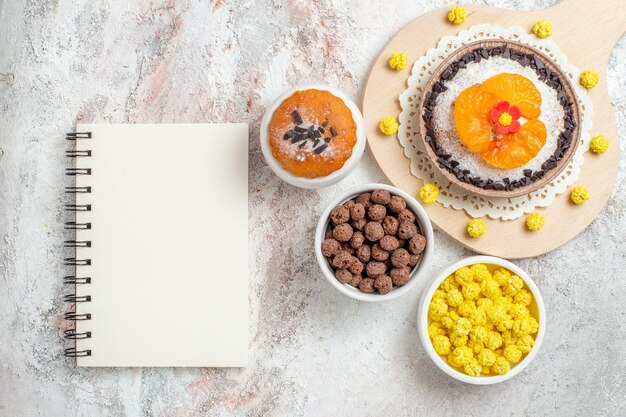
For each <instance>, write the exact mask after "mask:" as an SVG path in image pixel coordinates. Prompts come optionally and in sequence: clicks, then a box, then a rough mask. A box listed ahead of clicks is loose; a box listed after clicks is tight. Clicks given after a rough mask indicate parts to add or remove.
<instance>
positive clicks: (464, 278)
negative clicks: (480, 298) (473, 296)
mask: <svg viewBox="0 0 626 417" xmlns="http://www.w3.org/2000/svg"><path fill="white" fill-rule="evenodd" d="M454 278H455V279H456V282H457V283H458V284H459V285H465V284H469V283H470V282H472V280H473V279H474V274H473V273H472V270H471V269H469V268H468V267H466V266H464V267H463V268H459V269H457V271H456V272H455V273H454Z"/></svg>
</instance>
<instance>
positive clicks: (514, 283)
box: [504, 274, 524, 307]
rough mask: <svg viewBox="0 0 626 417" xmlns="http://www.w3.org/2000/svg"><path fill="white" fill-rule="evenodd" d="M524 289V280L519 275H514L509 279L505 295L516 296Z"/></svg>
mask: <svg viewBox="0 0 626 417" xmlns="http://www.w3.org/2000/svg"><path fill="white" fill-rule="evenodd" d="M522 288H524V280H523V279H522V278H521V277H520V276H519V275H515V274H513V275H511V276H510V277H509V279H508V281H507V283H506V285H505V287H504V293H505V294H506V295H507V296H514V295H515V294H517V292H518V291H519V290H521V289H522ZM509 300H510V298H509ZM509 307H510V306H509Z"/></svg>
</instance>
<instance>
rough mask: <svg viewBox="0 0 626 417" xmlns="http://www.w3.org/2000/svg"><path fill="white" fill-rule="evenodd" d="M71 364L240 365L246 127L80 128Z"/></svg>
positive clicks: (243, 352) (243, 353) (244, 310)
mask: <svg viewBox="0 0 626 417" xmlns="http://www.w3.org/2000/svg"><path fill="white" fill-rule="evenodd" d="M77 131H78V132H92V138H91V139H83V140H77V141H76V149H78V150H81V149H84V150H87V149H89V150H91V151H92V156H91V157H84V158H77V159H76V167H87V168H91V170H92V171H91V175H80V176H77V177H76V180H77V181H76V185H77V186H90V187H92V192H91V193H90V194H76V204H91V206H92V210H91V211H89V212H77V213H76V214H77V216H76V217H77V218H76V221H77V222H89V223H92V225H93V226H92V229H91V230H77V237H76V240H79V241H80V240H87V241H91V242H92V246H91V247H90V248H77V250H76V258H77V259H91V265H88V266H77V267H76V275H77V276H78V277H87V276H88V277H91V278H92V281H91V284H84V285H77V286H76V289H77V295H79V296H80V295H91V297H92V300H91V302H86V303H77V306H76V308H77V313H79V314H80V313H90V314H91V320H86V321H78V322H77V323H76V324H77V331H78V332H82V331H89V332H91V335H92V336H91V338H90V339H84V340H78V341H77V346H76V348H77V349H78V350H86V349H88V350H91V356H88V357H80V358H77V364H78V366H205V367H218V366H228V367H239V366H246V364H247V349H248V280H247V268H248V262H247V255H248V125H247V124H187V125H180V124H177V125H173V124H161V125H140V124H136V125H114V124H106V125H105V124H83V125H79V126H78V127H77Z"/></svg>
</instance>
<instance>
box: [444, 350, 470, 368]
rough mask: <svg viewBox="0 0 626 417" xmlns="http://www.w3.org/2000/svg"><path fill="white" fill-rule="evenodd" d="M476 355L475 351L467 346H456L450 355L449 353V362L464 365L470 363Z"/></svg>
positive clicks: (458, 365)
mask: <svg viewBox="0 0 626 417" xmlns="http://www.w3.org/2000/svg"><path fill="white" fill-rule="evenodd" d="M473 357H474V352H473V351H472V349H470V348H468V347H467V346H459V347H457V348H455V349H454V350H453V351H452V353H451V354H450V355H448V362H450V364H452V366H455V367H457V368H459V367H462V366H465V365H467V364H468V363H470V361H471V360H472V359H473Z"/></svg>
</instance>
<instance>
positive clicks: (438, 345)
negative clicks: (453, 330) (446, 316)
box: [433, 335, 451, 355]
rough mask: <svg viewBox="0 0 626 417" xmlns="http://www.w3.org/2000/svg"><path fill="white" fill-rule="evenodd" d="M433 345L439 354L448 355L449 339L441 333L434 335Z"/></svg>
mask: <svg viewBox="0 0 626 417" xmlns="http://www.w3.org/2000/svg"><path fill="white" fill-rule="evenodd" d="M433 347H434V348H435V352H437V353H438V354H439V355H448V354H449V353H450V347H451V344H450V339H448V337H446V336H443V335H438V336H435V337H434V338H433Z"/></svg>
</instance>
